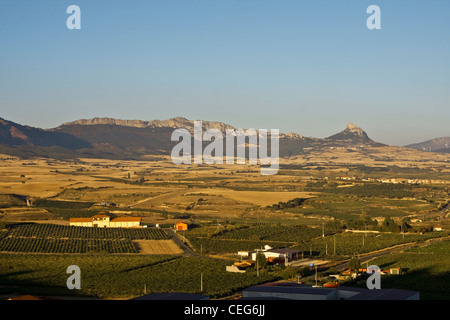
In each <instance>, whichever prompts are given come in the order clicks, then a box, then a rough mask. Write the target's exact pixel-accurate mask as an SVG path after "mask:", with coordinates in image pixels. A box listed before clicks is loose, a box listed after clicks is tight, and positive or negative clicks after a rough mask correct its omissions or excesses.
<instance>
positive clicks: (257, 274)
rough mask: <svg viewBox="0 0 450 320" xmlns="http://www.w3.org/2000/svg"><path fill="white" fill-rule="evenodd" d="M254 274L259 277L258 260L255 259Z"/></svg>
mask: <svg viewBox="0 0 450 320" xmlns="http://www.w3.org/2000/svg"><path fill="white" fill-rule="evenodd" d="M256 276H257V277H258V278H259V261H258V258H257V259H256Z"/></svg>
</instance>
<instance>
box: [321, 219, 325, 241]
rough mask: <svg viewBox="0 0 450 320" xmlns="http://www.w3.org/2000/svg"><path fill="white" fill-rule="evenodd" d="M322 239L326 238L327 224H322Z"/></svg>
mask: <svg viewBox="0 0 450 320" xmlns="http://www.w3.org/2000/svg"><path fill="white" fill-rule="evenodd" d="M322 238H325V223H324V222H322Z"/></svg>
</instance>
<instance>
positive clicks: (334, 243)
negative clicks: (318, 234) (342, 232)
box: [333, 236, 336, 255]
mask: <svg viewBox="0 0 450 320" xmlns="http://www.w3.org/2000/svg"><path fill="white" fill-rule="evenodd" d="M333 245H334V248H333V254H334V255H336V236H334V238H333Z"/></svg>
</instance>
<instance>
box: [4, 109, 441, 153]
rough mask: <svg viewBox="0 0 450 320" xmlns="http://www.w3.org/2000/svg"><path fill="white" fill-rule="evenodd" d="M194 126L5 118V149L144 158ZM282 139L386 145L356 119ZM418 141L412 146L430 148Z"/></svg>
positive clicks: (293, 146) (182, 121)
mask: <svg viewBox="0 0 450 320" xmlns="http://www.w3.org/2000/svg"><path fill="white" fill-rule="evenodd" d="M202 125H203V129H204V130H206V129H213V128H214V129H219V130H220V131H222V132H223V133H225V130H227V129H231V130H233V129H236V128H234V127H233V126H231V125H229V124H225V123H222V122H217V121H202ZM193 126H194V121H193V120H188V119H186V118H183V117H176V118H172V119H168V120H153V121H142V120H120V119H113V118H93V119H81V120H77V121H73V122H68V123H64V124H62V125H60V126H58V127H56V128H53V129H40V128H33V127H30V126H26V125H21V124H17V123H14V122H12V121H8V120H5V119H2V118H0V153H3V154H9V155H13V156H20V157H36V156H38V157H50V158H57V159H61V158H66V159H67V158H79V157H86V158H108V159H124V160H125V159H130V160H131V159H132V160H139V159H143V157H145V156H146V155H170V153H171V150H172V148H173V147H174V145H176V144H177V143H178V142H172V141H171V135H172V132H173V131H174V129H178V128H185V129H188V130H190V131H191V132H192V131H193ZM279 143H280V156H282V157H283V156H292V155H297V154H302V153H305V152H309V151H310V150H318V149H321V148H330V147H369V146H370V147H377V146H385V145H384V144H382V143H378V142H375V141H373V140H372V139H370V138H369V137H368V135H367V134H366V132H364V130H363V129H361V128H360V127H358V126H357V125H355V124H353V123H349V124H348V125H347V127H346V128H345V129H344V130H343V131H341V132H339V133H337V134H335V135H332V136H330V137H327V138H313V137H304V136H302V135H300V134H297V133H280V140H279ZM419 145H420V144H417V146H413V145H411V146H409V147H410V148H416V149H418V150H426V149H423V148H421V147H419ZM437 145H438V144H436V146H437ZM433 146H434V145H433ZM433 148H437V147H433ZM441 149H442V148H441ZM444 149H445V148H444ZM436 150H439V148H437V149H436ZM432 151H435V150H432ZM444 152H445V151H444Z"/></svg>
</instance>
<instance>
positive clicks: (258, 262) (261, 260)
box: [255, 252, 267, 269]
mask: <svg viewBox="0 0 450 320" xmlns="http://www.w3.org/2000/svg"><path fill="white" fill-rule="evenodd" d="M255 266H257V268H259V269H264V268H265V267H266V266H267V260H266V256H265V255H264V253H262V252H258V253H257V254H256V259H255Z"/></svg>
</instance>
